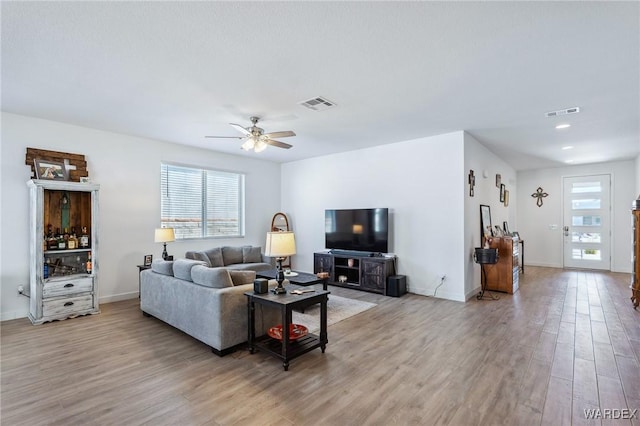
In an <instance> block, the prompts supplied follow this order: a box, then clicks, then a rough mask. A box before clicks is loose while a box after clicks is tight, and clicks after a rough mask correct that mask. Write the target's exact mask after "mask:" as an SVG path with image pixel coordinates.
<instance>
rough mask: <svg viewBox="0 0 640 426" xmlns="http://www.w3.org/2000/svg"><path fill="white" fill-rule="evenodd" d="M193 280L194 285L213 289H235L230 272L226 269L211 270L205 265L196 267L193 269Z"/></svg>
mask: <svg viewBox="0 0 640 426" xmlns="http://www.w3.org/2000/svg"><path fill="white" fill-rule="evenodd" d="M191 279H192V280H193V282H194V283H196V284H199V285H202V286H205V287H212V288H225V287H233V285H234V283H233V281H232V279H231V275H230V274H229V271H228V270H226V269H225V268H209V267H207V266H205V265H195V266H194V267H193V268H191Z"/></svg>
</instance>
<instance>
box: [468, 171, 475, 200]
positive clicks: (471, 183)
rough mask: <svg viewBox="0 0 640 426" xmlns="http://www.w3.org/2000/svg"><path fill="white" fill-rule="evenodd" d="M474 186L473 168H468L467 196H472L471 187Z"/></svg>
mask: <svg viewBox="0 0 640 426" xmlns="http://www.w3.org/2000/svg"><path fill="white" fill-rule="evenodd" d="M474 186H476V175H475V173H474V172H473V170H469V196H470V197H473V187H474Z"/></svg>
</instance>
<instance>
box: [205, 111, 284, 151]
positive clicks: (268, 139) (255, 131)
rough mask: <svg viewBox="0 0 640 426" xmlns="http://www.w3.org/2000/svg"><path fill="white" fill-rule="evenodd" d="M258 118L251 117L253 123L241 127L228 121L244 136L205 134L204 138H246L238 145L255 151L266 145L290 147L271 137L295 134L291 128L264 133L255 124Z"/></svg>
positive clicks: (263, 148)
mask: <svg viewBox="0 0 640 426" xmlns="http://www.w3.org/2000/svg"><path fill="white" fill-rule="evenodd" d="M258 120H260V118H258V117H251V123H253V125H252V126H249V127H242V126H241V125H239V124H233V123H230V124H231V127H233V128H234V129H236V130H237V131H239V132H240V133H242V134H243V135H244V136H205V138H227V139H246V140H245V141H244V142H243V143H242V145H241V146H240V147H241V148H242V149H244V150H245V151H251V150H252V149H253V150H254V151H255V152H260V151H264V150H265V149H266V148H267V146H268V145H271V146H275V147H278V148H284V149H289V148H291V147H292V145H289V144H288V143H284V142H280V141H277V140H275V139H273V138H286V137H289V136H295V135H296V134H295V133H294V132H292V131H291V130H285V131H282V132H270V133H264V129H261V128H260V127H258V126H257V124H258Z"/></svg>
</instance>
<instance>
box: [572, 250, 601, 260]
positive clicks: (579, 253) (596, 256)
mask: <svg viewBox="0 0 640 426" xmlns="http://www.w3.org/2000/svg"><path fill="white" fill-rule="evenodd" d="M571 252H572V257H573V258H574V259H575V260H602V255H601V253H600V250H597V249H576V248H574V249H573V250H572V251H571Z"/></svg>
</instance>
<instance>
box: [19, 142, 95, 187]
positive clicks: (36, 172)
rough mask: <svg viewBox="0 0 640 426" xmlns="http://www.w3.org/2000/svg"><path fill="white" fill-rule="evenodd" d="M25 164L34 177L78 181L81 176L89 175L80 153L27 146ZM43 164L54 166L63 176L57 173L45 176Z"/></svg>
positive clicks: (45, 170) (85, 162) (45, 169)
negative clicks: (52, 175)
mask: <svg viewBox="0 0 640 426" xmlns="http://www.w3.org/2000/svg"><path fill="white" fill-rule="evenodd" d="M25 164H26V165H27V166H31V176H32V177H33V178H35V179H53V180H68V181H71V182H80V180H81V178H83V177H88V176H89V172H88V171H87V161H86V160H85V158H84V155H82V154H73V153H70V152H59V151H48V150H46V149H39V148H27V152H26V155H25ZM45 165H54V166H56V168H55V170H58V171H59V172H60V173H62V174H63V177H60V176H59V175H58V174H55V176H54V177H53V178H51V177H46V175H45V173H46V172H47V167H46V166H45ZM43 166H44V167H43Z"/></svg>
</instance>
